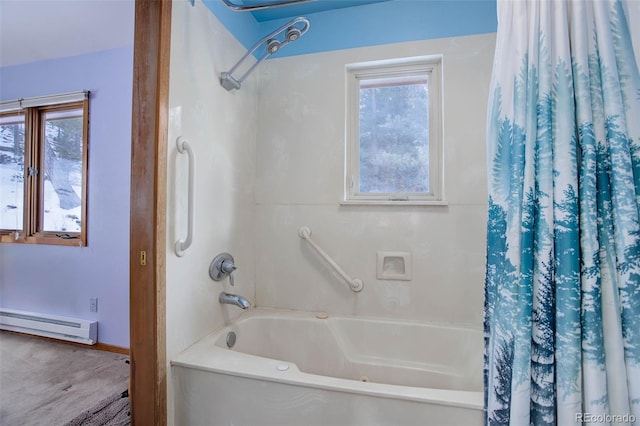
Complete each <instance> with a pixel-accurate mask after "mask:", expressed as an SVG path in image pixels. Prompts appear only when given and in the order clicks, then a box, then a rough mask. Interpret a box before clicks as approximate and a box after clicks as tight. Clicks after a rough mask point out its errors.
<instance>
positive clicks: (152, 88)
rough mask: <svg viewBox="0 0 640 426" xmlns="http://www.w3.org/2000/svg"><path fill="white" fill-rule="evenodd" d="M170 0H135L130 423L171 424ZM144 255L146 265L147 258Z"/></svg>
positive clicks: (162, 425) (160, 425) (161, 425)
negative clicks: (168, 281) (167, 273)
mask: <svg viewBox="0 0 640 426" xmlns="http://www.w3.org/2000/svg"><path fill="white" fill-rule="evenodd" d="M170 37H171V1H170V0H157V1H154V0H137V1H136V4H135V35H134V55H133V116H132V150H131V222H130V227H131V237H130V259H129V264H130V284H129V285H130V339H131V423H132V425H134V426H135V425H145V426H146V425H159V426H164V425H166V424H167V362H166V338H165V312H166V311H165V257H166V186H167V184H166V164H167V131H168V127H167V126H168V100H169V51H170ZM142 252H145V253H146V262H145V264H142V262H141V260H140V259H141V253H142Z"/></svg>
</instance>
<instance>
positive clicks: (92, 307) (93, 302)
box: [89, 297, 98, 312]
mask: <svg viewBox="0 0 640 426" xmlns="http://www.w3.org/2000/svg"><path fill="white" fill-rule="evenodd" d="M89 312H98V298H96V297H93V298H91V299H89Z"/></svg>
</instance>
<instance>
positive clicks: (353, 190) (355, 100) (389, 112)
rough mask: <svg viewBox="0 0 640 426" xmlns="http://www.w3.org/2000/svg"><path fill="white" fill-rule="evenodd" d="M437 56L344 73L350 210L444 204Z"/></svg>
mask: <svg viewBox="0 0 640 426" xmlns="http://www.w3.org/2000/svg"><path fill="white" fill-rule="evenodd" d="M441 62H442V58H441V57H440V56H436V57H433V56H430V57H417V58H406V59H396V60H391V61H377V62H369V63H361V64H353V65H348V66H347V149H346V155H347V161H346V188H345V204H350V203H352V204H394V205H395V204H403V203H404V204H446V203H445V202H444V200H443V190H442V183H443V179H442V176H441V174H442V134H441V118H440V117H441V111H442V100H441V95H440V92H441V90H440V86H441V82H440V68H441V67H440V65H441Z"/></svg>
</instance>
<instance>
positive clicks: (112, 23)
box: [0, 0, 134, 66]
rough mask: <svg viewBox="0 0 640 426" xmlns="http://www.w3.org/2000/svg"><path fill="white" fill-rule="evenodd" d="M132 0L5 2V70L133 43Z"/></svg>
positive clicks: (1, 50) (0, 26)
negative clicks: (12, 66)
mask: <svg viewBox="0 0 640 426" xmlns="http://www.w3.org/2000/svg"><path fill="white" fill-rule="evenodd" d="M133 23H134V1H133V0H0V66H9V65H17V64H23V63H27V62H34V61H41V60H46V59H52V58H59V57H65V56H75V55H81V54H85V53H90V52H96V51H100V50H107V49H112V48H116V47H123V46H132V45H133Z"/></svg>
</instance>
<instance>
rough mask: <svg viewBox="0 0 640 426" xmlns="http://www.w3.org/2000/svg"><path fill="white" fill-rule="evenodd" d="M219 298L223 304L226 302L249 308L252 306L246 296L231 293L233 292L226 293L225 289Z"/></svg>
mask: <svg viewBox="0 0 640 426" xmlns="http://www.w3.org/2000/svg"><path fill="white" fill-rule="evenodd" d="M218 300H219V301H220V303H222V304H223V305H224V304H228V305H235V306H237V307H239V308H242V309H249V308H250V307H251V303H249V301H248V300H247V299H245V298H244V297H242V296H238V295H235V294H231V293H225V292H224V291H223V292H222V293H220V297H219V298H218Z"/></svg>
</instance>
